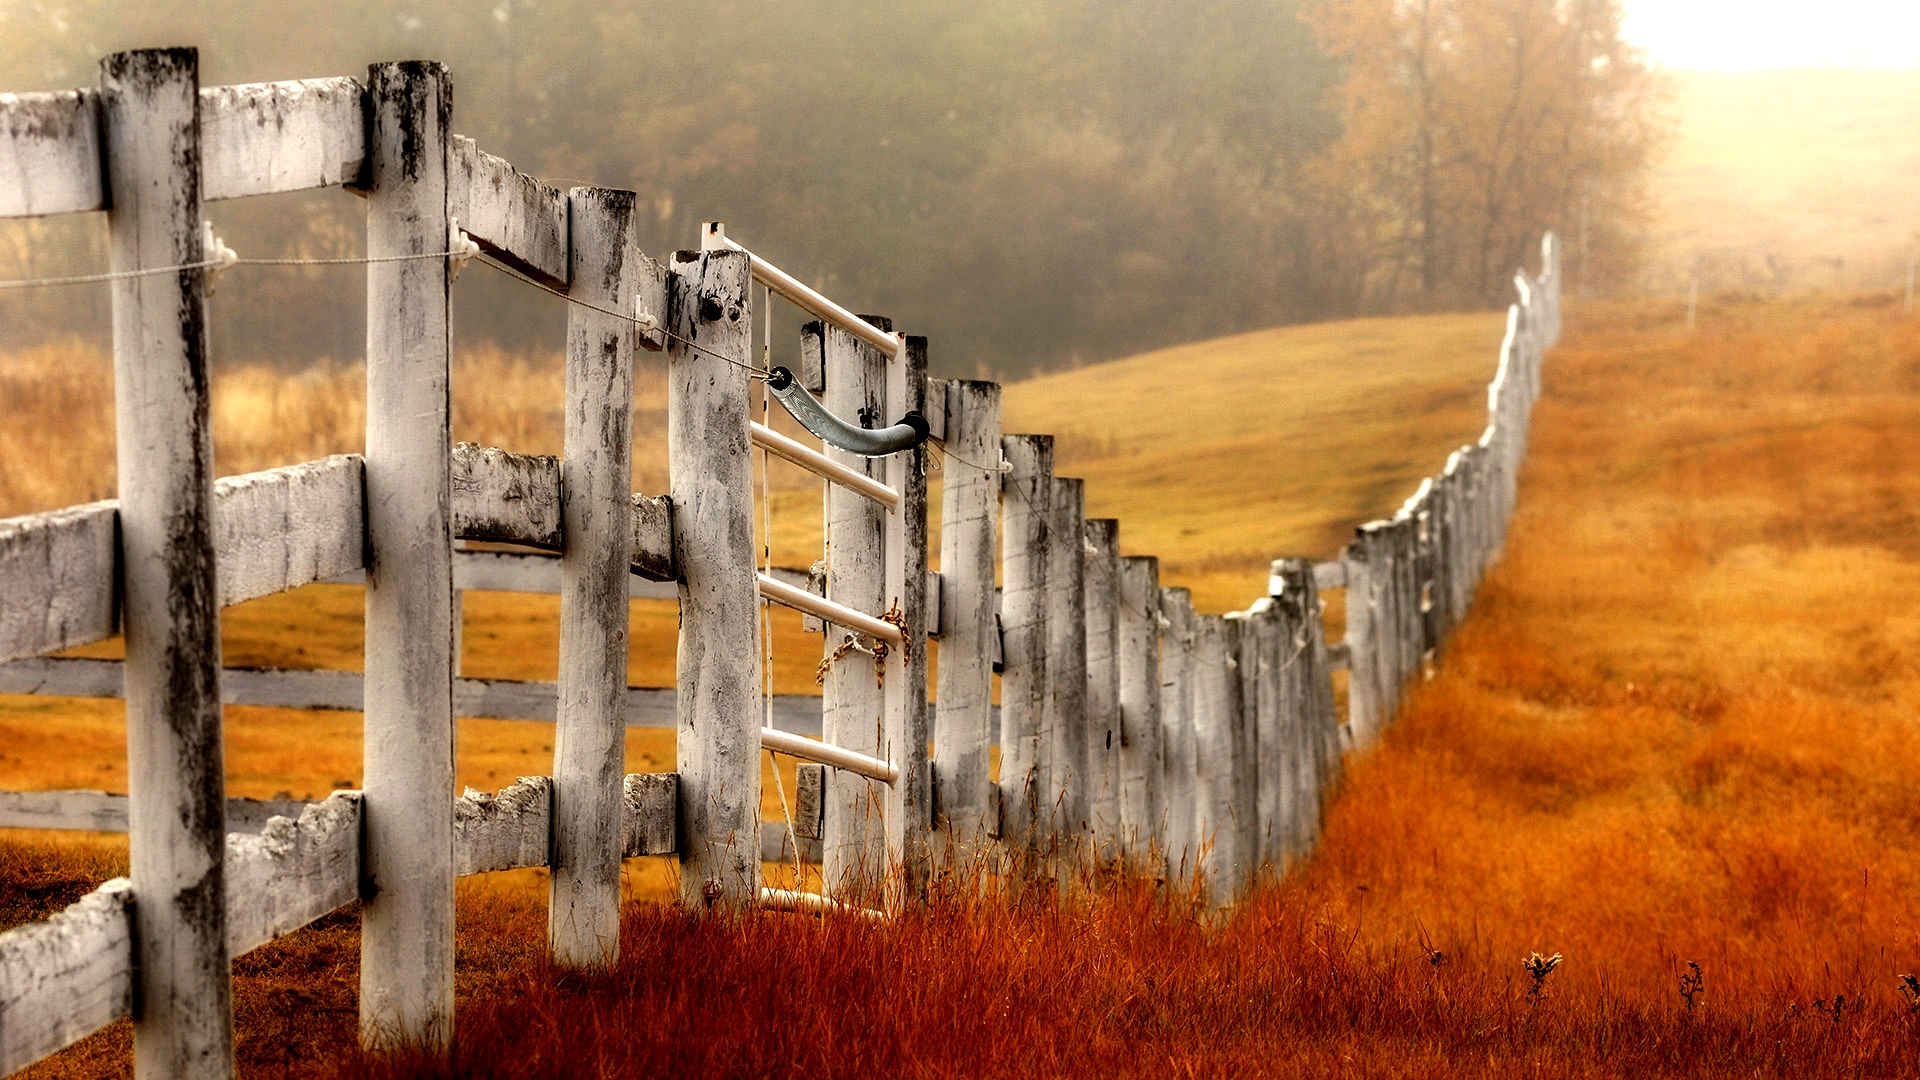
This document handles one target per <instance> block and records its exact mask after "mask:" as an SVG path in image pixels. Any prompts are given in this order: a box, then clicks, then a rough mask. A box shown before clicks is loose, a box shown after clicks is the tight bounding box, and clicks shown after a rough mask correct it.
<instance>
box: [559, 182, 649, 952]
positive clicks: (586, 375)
mask: <svg viewBox="0 0 1920 1080" xmlns="http://www.w3.org/2000/svg"><path fill="white" fill-rule="evenodd" d="M635 198H636V196H635V195H634V193H633V192H631V191H613V190H609V189H606V188H584V187H583V188H575V189H573V190H572V191H570V192H568V194H567V212H568V221H569V225H568V233H569V242H568V250H569V251H570V252H571V255H570V260H571V268H570V271H569V273H568V280H569V282H570V284H569V288H568V290H567V291H568V294H569V295H571V296H573V297H575V298H576V299H579V300H581V301H583V303H581V304H569V305H567V378H566V420H565V423H566V454H565V456H564V457H562V458H561V460H560V484H561V500H560V509H561V537H562V542H563V543H564V544H565V548H564V550H563V553H562V555H561V557H560V684H559V700H558V702H557V704H556V712H555V721H556V723H555V725H554V735H553V816H552V821H553V875H552V877H551V879H550V881H549V892H548V904H547V941H548V943H549V944H550V945H551V946H552V949H553V958H554V962H555V963H557V964H559V965H560V966H562V967H575V968H579V967H610V966H612V965H613V963H614V962H615V961H617V960H618V959H619V958H620V853H621V842H620V836H621V832H620V830H621V821H622V818H621V808H622V805H623V801H622V796H621V782H622V780H623V778H624V777H625V775H626V735H627V723H626V698H627V576H628V573H629V568H630V566H631V563H632V554H633V461H632V453H633V450H632V448H633V406H632V402H633V345H634V341H633V327H632V325H631V324H630V323H628V322H627V320H625V319H624V318H620V317H617V316H614V315H610V314H607V313H606V312H609V311H615V312H617V311H624V310H630V309H631V308H632V305H633V298H634V297H635V296H637V295H639V293H640V282H641V279H642V277H643V276H645V275H648V274H649V273H650V272H653V271H654V267H653V265H652V263H651V262H650V261H649V260H647V258H646V257H645V256H643V255H641V254H640V249H639V246H638V240H637V237H636V235H635V224H636V223H635V218H634V200H635ZM589 304H590V305H592V307H588V306H585V305H589ZM596 308H597V309H603V310H595V309H596Z"/></svg>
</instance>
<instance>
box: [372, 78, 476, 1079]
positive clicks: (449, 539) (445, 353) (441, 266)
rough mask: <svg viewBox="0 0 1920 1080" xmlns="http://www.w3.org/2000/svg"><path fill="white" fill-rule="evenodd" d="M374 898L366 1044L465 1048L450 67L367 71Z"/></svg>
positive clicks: (451, 95)
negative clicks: (456, 989)
mask: <svg viewBox="0 0 1920 1080" xmlns="http://www.w3.org/2000/svg"><path fill="white" fill-rule="evenodd" d="M367 97H368V99H369V101H370V105H369V116H370V123H369V125H368V130H367V159H368V163H367V169H368V176H369V186H368V196H369V198H368V203H367V255H368V256H369V257H371V258H374V259H381V258H388V257H391V256H428V257H424V258H414V259H409V260H406V261H396V262H373V263H369V264H368V265H367V465H366V470H367V588H366V609H367V613H366V634H367V636H366V681H365V688H366V689H365V696H366V704H365V709H366V713H365V715H366V721H365V724H366V727H365V732H366V734H365V736H364V747H365V749H364V753H365V758H366V761H365V765H364V770H365V778H366V779H365V786H366V802H365V811H364V812H365V814H366V818H365V847H364V851H365V857H364V862H363V865H362V870H363V874H364V877H365V881H366V885H365V890H364V891H365V893H366V895H367V897H368V899H367V900H366V903H365V905H364V906H363V907H362V908H361V929H360V1037H361V1040H362V1041H363V1042H365V1043H367V1044H369V1045H375V1046H378V1045H390V1044H395V1043H420V1044H426V1045H428V1046H433V1047H439V1048H445V1047H446V1046H447V1045H449V1044H450V1043H451V1041H452V1038H453V882H454V871H453V795H454V791H453V531H452V518H451V510H450V507H449V500H450V494H449V486H450V479H449V472H448V469H449V464H448V463H449V455H450V453H451V451H452V445H451V440H452V434H451V431H450V427H449V423H450V420H449V415H448V398H449V394H450V393H451V386H450V377H449V370H448V368H449V354H450V351H451V348H452V342H451V338H450V337H449V329H448V296H447V291H448V283H449V276H448V268H447V260H446V259H445V257H439V258H433V257H431V256H432V255H433V254H434V253H436V252H445V251H447V250H448V241H449V239H450V234H449V225H448V219H447V214H448V211H447V148H448V131H447V121H448V118H449V114H450V113H451V111H452V108H453V87H452V84H451V83H450V82H449V80H448V78H447V72H446V69H445V68H444V67H442V66H440V65H439V64H433V63H425V62H407V63H398V64H379V65H375V66H374V67H373V68H372V69H371V70H370V71H369V72H368V74H367Z"/></svg>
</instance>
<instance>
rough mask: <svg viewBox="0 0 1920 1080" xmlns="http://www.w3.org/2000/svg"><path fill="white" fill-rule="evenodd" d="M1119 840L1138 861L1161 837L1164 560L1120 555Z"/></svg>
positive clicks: (1130, 857) (1124, 850) (1128, 853)
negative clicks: (1161, 579) (1161, 615)
mask: <svg viewBox="0 0 1920 1080" xmlns="http://www.w3.org/2000/svg"><path fill="white" fill-rule="evenodd" d="M1119 608H1120V613H1119V614H1120V620H1119V624H1120V625H1119V632H1120V648H1119V667H1120V737H1119V744H1120V800H1119V801H1120V809H1119V813H1120V843H1121V851H1122V852H1123V853H1124V854H1125V855H1126V856H1127V857H1128V858H1129V859H1132V860H1134V861H1135V862H1136V864H1138V863H1141V862H1143V861H1144V860H1145V859H1146V858H1147V852H1148V850H1149V848H1150V847H1151V846H1152V845H1153V844H1154V843H1155V842H1156V841H1159V840H1161V839H1162V836H1161V826H1162V820H1163V812H1162V806H1161V803H1162V798H1161V793H1162V791H1163V789H1164V784H1163V782H1162V764H1161V761H1160V753H1161V746H1160V560H1158V559H1155V558H1152V557H1150V556H1136V557H1133V558H1125V559H1121V560H1120V603H1119Z"/></svg>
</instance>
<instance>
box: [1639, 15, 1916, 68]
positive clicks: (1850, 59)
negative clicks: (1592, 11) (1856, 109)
mask: <svg viewBox="0 0 1920 1080" xmlns="http://www.w3.org/2000/svg"><path fill="white" fill-rule="evenodd" d="M1625 6H1626V11H1627V25H1626V36H1627V38H1628V39H1629V40H1631V41H1633V42H1635V43H1636V44H1639V45H1641V46H1643V47H1645V48H1646V49H1648V50H1649V51H1650V52H1651V53H1652V54H1653V58H1654V59H1655V60H1657V61H1659V62H1660V63H1662V64H1665V65H1666V66H1668V67H1674V68H1709V69H1713V70H1719V71H1750V70H1753V69H1756V68H1780V67H1854V68H1901V69H1907V68H1920V0H1817V2H1810V0H1626V4H1625Z"/></svg>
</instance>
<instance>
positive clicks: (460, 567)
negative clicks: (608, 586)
mask: <svg viewBox="0 0 1920 1080" xmlns="http://www.w3.org/2000/svg"><path fill="white" fill-rule="evenodd" d="M334 580H335V581H338V582H342V583H352V584H358V583H359V581H360V578H359V577H358V576H357V575H351V574H348V575H342V576H341V577H338V578H335V579H334ZM453 587H454V588H456V589H474V590H479V591H482V592H525V593H548V594H551V595H555V596H558V595H559V594H560V557H559V556H558V555H548V554H543V553H541V552H537V551H456V552H454V553H453ZM627 597H628V598H629V599H632V600H678V599H680V590H679V588H678V587H677V586H675V585H674V583H673V582H671V581H650V580H648V579H647V578H644V577H641V576H639V575H638V574H630V575H628V577H627Z"/></svg>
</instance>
